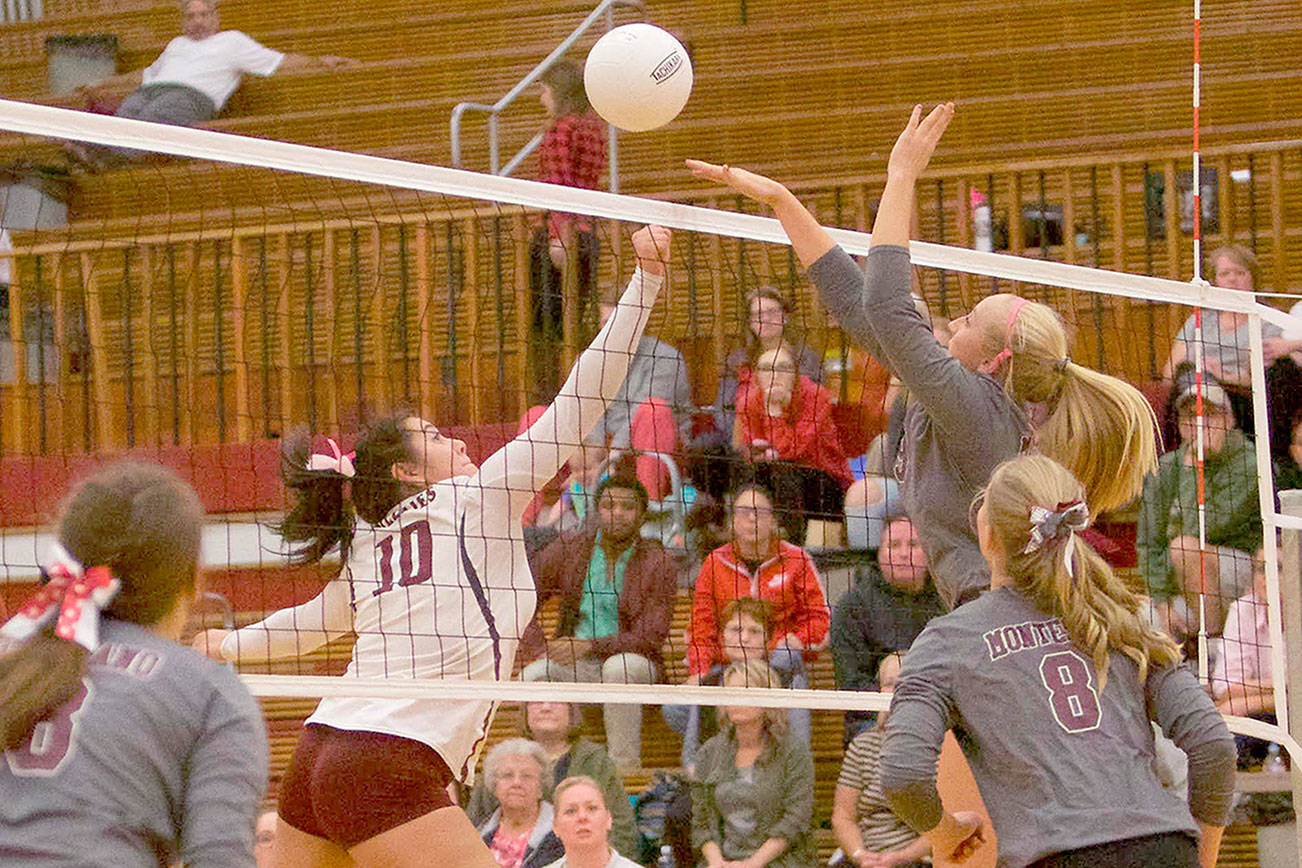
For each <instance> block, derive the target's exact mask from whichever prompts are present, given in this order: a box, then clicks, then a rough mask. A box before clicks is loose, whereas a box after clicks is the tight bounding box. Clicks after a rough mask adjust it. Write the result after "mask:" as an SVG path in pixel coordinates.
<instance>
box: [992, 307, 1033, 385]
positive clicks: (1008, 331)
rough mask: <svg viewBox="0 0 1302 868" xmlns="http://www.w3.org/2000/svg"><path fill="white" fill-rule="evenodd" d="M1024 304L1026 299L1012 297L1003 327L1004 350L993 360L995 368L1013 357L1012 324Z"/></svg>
mask: <svg viewBox="0 0 1302 868" xmlns="http://www.w3.org/2000/svg"><path fill="white" fill-rule="evenodd" d="M1024 304H1026V299H1024V298H1022V297H1021V296H1020V295H1015V296H1013V305H1012V307H1010V308H1009V309H1008V322H1007V324H1005V325H1004V348H1003V349H1002V350H1000V351H999V354H998V355H996V356H995V358H994V363H995V367H996V368H998V367H999V365H1000V364H1001V363H1002V362H1003V361H1004V359H1011V358H1012V357H1013V348H1012V342H1013V340H1012V339H1013V323H1015V322H1017V314H1018V313H1019V312H1020V311H1021V309H1022V305H1024Z"/></svg>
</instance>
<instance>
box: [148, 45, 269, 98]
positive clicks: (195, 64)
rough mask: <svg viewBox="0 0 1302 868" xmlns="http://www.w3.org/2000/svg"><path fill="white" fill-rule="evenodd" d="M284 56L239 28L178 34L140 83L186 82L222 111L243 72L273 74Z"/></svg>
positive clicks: (151, 65) (185, 83) (238, 83)
mask: <svg viewBox="0 0 1302 868" xmlns="http://www.w3.org/2000/svg"><path fill="white" fill-rule="evenodd" d="M284 59H285V55H284V54H282V53H280V52H279V51H275V50H273V49H270V48H267V47H266V46H265V45H262V44H261V43H259V42H258V41H257V40H256V39H254V38H253V37H251V36H248V35H247V34H244V33H241V32H240V31H238V30H223V31H222V32H221V33H214V34H213V35H212V36H209V37H208V38H207V39H191V38H190V37H188V36H178V37H176V38H175V39H173V40H172V41H171V42H169V43H167V47H166V48H164V49H163V53H162V54H160V55H159V56H158V59H157V60H155V61H154V62H153V63H151V64H149V66H146V67H145V70H144V73H143V74H142V77H141V79H140V83H141V84H142V85H146V86H147V85H151V84H183V85H185V86H186V87H191V88H194V89H195V90H197V91H199V92H200V93H202V94H203V95H204V96H206V97H208V98H209V99H210V100H212V104H213V105H214V106H215V107H216V109H217V110H218V111H221V108H222V106H224V105H226V100H228V99H230V98H231V94H233V93H235V88H237V87H239V86H240V76H242V75H243V74H244V73H246V72H247V73H249V74H251V75H261V76H268V75H271V74H272V73H274V72H275V71H276V70H277V69H279V68H280V62H281V61H282V60H284Z"/></svg>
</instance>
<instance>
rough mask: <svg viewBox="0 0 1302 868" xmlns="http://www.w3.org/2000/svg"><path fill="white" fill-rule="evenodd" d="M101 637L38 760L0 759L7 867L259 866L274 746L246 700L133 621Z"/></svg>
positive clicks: (222, 676) (224, 678) (33, 755)
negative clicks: (256, 850) (256, 848)
mask: <svg viewBox="0 0 1302 868" xmlns="http://www.w3.org/2000/svg"><path fill="white" fill-rule="evenodd" d="M101 639H102V641H103V644H102V645H101V646H100V648H99V649H98V650H97V651H96V652H95V653H94V654H93V655H92V657H91V662H90V667H89V670H88V673H87V676H86V677H85V678H84V679H83V683H84V684H85V685H86V686H87V689H86V691H85V692H84V693H82V694H79V695H78V696H77V697H74V699H73V700H72V701H71V702H69V703H67V704H65V705H64V706H63V708H61V709H60V711H59V712H58V713H56V714H55V715H54V716H53V717H51V718H50V719H49V720H47V721H45V722H43V723H42V724H38V725H37V732H36V733H35V734H34V737H33V739H32V744H33V745H35V746H36V747H37V749H38V750H36V751H34V750H33V749H32V747H30V746H29V747H28V748H26V749H22V750H14V751H8V752H7V753H5V755H4V761H3V762H0V864H5V865H11V864H22V865H24V866H56V865H57V866H62V868H71V866H83V865H84V866H91V865H94V866H103V865H112V866H115V868H125V866H137V865H138V866H151V868H155V866H158V865H160V864H162V865H166V864H174V863H176V862H177V861H181V862H184V864H185V865H186V868H201V866H222V868H229V866H253V865H254V858H253V824H254V821H255V820H256V817H257V813H258V809H259V807H260V806H261V802H262V797H263V794H264V792H265V790H266V785H267V736H266V727H265V725H264V723H263V721H262V715H261V714H260V713H259V711H258V707H257V704H256V703H255V702H254V701H253V698H252V697H251V696H250V695H249V692H248V690H246V689H245V688H244V685H243V684H241V683H240V681H239V678H238V677H237V676H236V675H235V673H234V672H233V671H232V670H231V669H229V668H228V667H226V666H225V665H223V664H220V663H217V662H215V661H212V660H209V659H207V658H205V657H203V656H202V655H200V654H197V653H196V652H194V651H192V650H190V649H189V648H185V647H183V646H181V645H178V644H176V643H175V642H169V641H167V640H165V639H162V638H160V637H158V636H155V635H153V634H152V633H149V632H148V631H146V630H144V629H142V628H140V627H138V626H135V625H133V624H126V623H123V622H120V621H112V620H106V621H105V622H104V624H103V626H102V628H101ZM42 747H43V750H39V749H40V748H42Z"/></svg>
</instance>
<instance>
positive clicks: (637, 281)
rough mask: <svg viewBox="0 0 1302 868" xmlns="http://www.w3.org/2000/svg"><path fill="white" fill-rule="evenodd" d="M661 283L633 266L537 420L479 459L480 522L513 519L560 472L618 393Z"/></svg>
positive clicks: (516, 518) (513, 520) (520, 513)
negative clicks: (599, 326)
mask: <svg viewBox="0 0 1302 868" xmlns="http://www.w3.org/2000/svg"><path fill="white" fill-rule="evenodd" d="M663 283H664V278H663V276H661V275H655V274H647V273H646V272H644V271H642V270H641V269H638V270H637V271H635V272H634V273H633V279H632V280H631V281H629V285H628V289H626V290H625V291H624V295H623V296H622V297H621V298H620V300H619V303H618V304H617V305H616V306H615V312H614V313H613V314H612V315H611V317H610V319H609V320H608V321H607V323H606V325H605V326H604V327H603V328H602V329H601V331H600V332H598V333H597V337H596V338H594V339H593V341H592V343H591V344H589V345H588V348H587V349H585V350H584V351H583V352H582V353H581V354H580V355H579V358H578V360H577V361H575V363H574V367H573V368H572V369H571V370H570V375H569V377H567V378H566V380H565V384H564V385H563V386H561V390H560V392H559V393H558V394H557V395H556V399H555V400H554V401H552V403H551V406H549V407H548V408H547V409H546V410H545V411H544V412H543V414H542V415H541V416H539V417H538V420H537V421H536V422H534V423H533V424H532V425H530V426H529V427H528V428H527V429H525V431H524V433H522V434H520V435H519V436H518V437H516V438H515V439H514V440H512V441H511V442H510V443H508V444H506V446H504V447H502V448H501V449H500V450H498V451H497V452H495V453H493V455H492V456H490V457H489V458H488V460H487V461H485V462H484V464H483V466H482V467H480V468H479V472H478V473H477V474H476V478H477V481H478V485H479V488H480V490H481V491H482V497H483V504H484V509H483V513H484V516H485V519H486V520H491V519H492V518H494V517H496V518H497V519H498V520H500V521H501V522H502V523H503V526H504V527H505V525H506V524H507V523H508V522H517V521H519V519H520V516H521V515H523V514H524V511H525V509H526V508H527V507H528V506H529V503H530V501H532V500H533V497H534V492H536V491H537V490H538V489H539V488H540V487H541V486H542V485H543V483H545V482H546V481H547V480H548V479H551V478H552V476H554V475H555V474H556V471H558V470H560V468H561V465H562V464H563V463H565V461H567V460H568V459H569V457H570V456H571V455H573V454H574V451H575V450H576V449H578V447H579V445H580V444H581V443H582V442H583V438H584V437H585V436H587V434H588V432H589V431H591V430H592V428H593V426H595V425H596V424H597V421H598V420H599V419H600V418H601V416H602V414H603V413H604V412H605V411H606V405H607V404H608V403H609V402H610V401H611V400H612V399H613V398H614V397H615V395H616V394H617V393H618V392H619V387H620V384H622V383H623V382H624V375H625V374H626V373H627V372H628V364H629V360H630V359H631V358H632V356H633V353H634V352H635V351H636V350H637V345H638V341H640V340H641V339H642V332H643V330H644V329H645V328H646V323H647V319H648V318H649V317H650V315H651V308H652V307H653V306H654V305H655V300H656V296H657V295H658V294H659V292H660V287H661V286H662V285H663Z"/></svg>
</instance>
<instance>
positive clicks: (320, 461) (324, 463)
mask: <svg viewBox="0 0 1302 868" xmlns="http://www.w3.org/2000/svg"><path fill="white" fill-rule="evenodd" d="M326 442H327V443H329V444H330V450H331V451H332V452H333V453H334V454H332V455H327V454H325V453H324V452H314V453H313V454H312V455H310V456H308V459H307V469H308V470H330V471H333V472H335V473H338V474H339V475H340V476H344V477H347V478H348V479H352V478H353V477H354V476H356V475H357V470H356V468H354V467H353V456H354V455H356V454H357V453H355V452H348V453H345V452H341V451H340V450H339V444H338V443H336V442H335V441H334V438H332V437H327V438H326Z"/></svg>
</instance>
